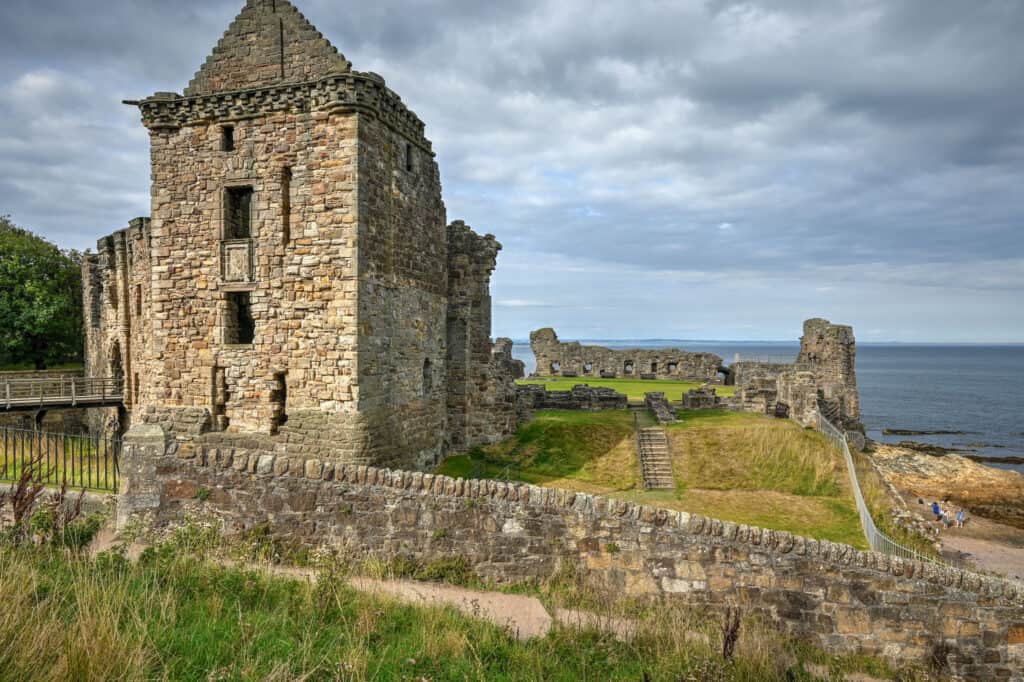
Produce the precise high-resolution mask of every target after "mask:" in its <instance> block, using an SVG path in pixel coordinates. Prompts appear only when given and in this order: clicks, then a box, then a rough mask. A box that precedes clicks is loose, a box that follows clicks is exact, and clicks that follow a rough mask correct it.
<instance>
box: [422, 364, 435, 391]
mask: <svg viewBox="0 0 1024 682" xmlns="http://www.w3.org/2000/svg"><path fill="white" fill-rule="evenodd" d="M433 390H434V365H433V363H432V362H430V358H427V359H426V360H424V361H423V396H424V397H427V396H429V395H430V392H431V391H433Z"/></svg>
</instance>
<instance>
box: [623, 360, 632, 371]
mask: <svg viewBox="0 0 1024 682" xmlns="http://www.w3.org/2000/svg"><path fill="white" fill-rule="evenodd" d="M622 373H623V374H632V373H633V362H632V360H626V363H625V364H624V365H623V366H622Z"/></svg>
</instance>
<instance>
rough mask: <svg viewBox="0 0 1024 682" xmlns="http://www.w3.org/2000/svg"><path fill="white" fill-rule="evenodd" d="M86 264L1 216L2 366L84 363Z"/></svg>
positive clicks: (74, 252) (37, 367) (79, 257)
mask: <svg viewBox="0 0 1024 682" xmlns="http://www.w3.org/2000/svg"><path fill="white" fill-rule="evenodd" d="M81 262H82V256H81V254H80V253H78V252H77V251H70V250H62V249H60V248H59V247H58V246H57V245H56V244H52V243H51V242H48V241H46V240H45V239H43V238H41V237H38V236H36V235H34V234H32V233H31V232H29V231H28V230H23V229H21V228H19V227H17V226H15V225H14V224H13V223H12V222H11V220H10V218H9V217H5V216H0V367H2V366H10V365H31V366H33V367H35V368H36V369H45V368H46V367H52V366H54V365H59V364H62V363H68V362H76V361H79V360H81V358H82V349H83V345H84V344H83V337H82V269H81Z"/></svg>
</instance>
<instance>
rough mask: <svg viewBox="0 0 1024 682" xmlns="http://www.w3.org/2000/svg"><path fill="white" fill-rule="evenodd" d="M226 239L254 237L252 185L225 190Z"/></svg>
mask: <svg viewBox="0 0 1024 682" xmlns="http://www.w3.org/2000/svg"><path fill="white" fill-rule="evenodd" d="M224 239H252V187H228V188H227V189H226V190H225V191H224Z"/></svg>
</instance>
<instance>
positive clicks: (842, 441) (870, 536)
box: [817, 411, 960, 568]
mask: <svg viewBox="0 0 1024 682" xmlns="http://www.w3.org/2000/svg"><path fill="white" fill-rule="evenodd" d="M817 422H818V423H817V428H818V431H820V432H821V433H822V434H824V435H825V436H826V437H827V438H828V439H829V440H831V441H832V442H834V443H835V444H836V447H838V448H839V450H840V451H841V452H842V453H843V457H844V458H845V459H846V467H847V469H848V470H849V472H850V483H851V484H852V487H853V497H854V499H855V500H856V502H857V513H858V514H859V515H860V525H861V527H862V528H863V529H864V537H865V538H866V539H867V541H868V545H869V546H870V547H871V549H872V550H874V551H875V552H881V553H883V554H890V555H892V556H898V557H901V558H903V559H909V560H912V561H927V562H928V563H932V564H937V565H939V566H948V567H950V568H960V567H959V566H954V565H953V564H951V563H949V562H946V561H941V560H939V559H936V558H934V557H930V556H927V555H925V554H921V553H920V552H917V551H915V550H913V549H910V548H909V547H904V546H903V545H901V544H900V543H898V542H896V541H895V540H893V539H892V538H890V537H889V536H888V535H886V534H885V533H883V532H882V531H880V530H879V529H878V526H876V525H875V520H874V518H872V516H871V511H870V510H869V509H868V505H867V503H866V502H865V501H864V494H863V493H862V492H861V488H860V480H859V479H858V478H857V467H856V465H855V463H854V461H853V453H851V452H850V446H849V445H848V444H847V442H846V434H844V433H843V432H842V431H840V430H839V429H838V428H836V427H835V426H834V425H833V424H832V423H831V422H830V421H829V420H827V419H826V418H825V417H824V416H823V415H822V414H821V412H820V411H819V412H818V413H817Z"/></svg>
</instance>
